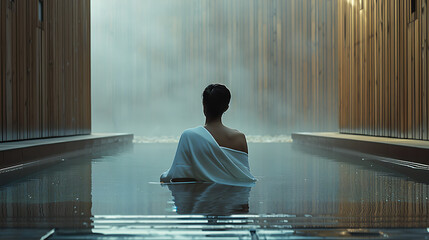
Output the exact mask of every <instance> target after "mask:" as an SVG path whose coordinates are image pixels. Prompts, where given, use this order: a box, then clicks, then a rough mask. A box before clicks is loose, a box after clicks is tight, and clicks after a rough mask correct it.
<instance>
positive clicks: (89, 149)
mask: <svg viewBox="0 0 429 240" xmlns="http://www.w3.org/2000/svg"><path fill="white" fill-rule="evenodd" d="M133 138H134V135H133V134H128V133H92V134H89V135H76V136H69V137H55V138H44V139H32V140H24V141H13V142H3V143H0V174H5V173H8V172H12V171H17V170H22V169H26V168H34V167H40V166H43V165H48V164H53V163H57V162H62V161H65V160H66V159H69V158H73V157H76V156H79V155H84V154H91V153H94V152H96V151H100V150H101V149H104V148H108V147H109V146H110V147H111V146H112V145H118V144H128V143H132V140H133Z"/></svg>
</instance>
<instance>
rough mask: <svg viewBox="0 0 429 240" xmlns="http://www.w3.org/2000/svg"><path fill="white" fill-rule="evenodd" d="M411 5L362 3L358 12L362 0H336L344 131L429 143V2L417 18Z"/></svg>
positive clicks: (420, 4)
mask: <svg viewBox="0 0 429 240" xmlns="http://www.w3.org/2000/svg"><path fill="white" fill-rule="evenodd" d="M409 3H410V2H409V1H400V0H378V1H374V0H363V6H364V9H361V10H359V11H361V12H360V14H356V9H357V8H358V7H357V6H360V5H359V1H358V0H350V1H345V0H338V5H339V7H338V16H339V17H340V19H339V22H338V26H339V28H338V29H339V33H338V34H339V37H338V39H339V41H340V42H339V43H338V46H339V57H338V58H339V60H340V61H342V62H343V64H342V63H339V69H338V73H339V75H340V77H339V86H340V94H339V96H340V103H341V106H340V114H339V115H340V132H342V133H353V134H366V135H374V136H389V137H401V138H413V139H422V140H429V139H428V137H429V136H428V128H429V122H428V121H429V116H428V114H429V109H428V108H429V98H428V90H429V89H428V87H429V86H428V85H429V84H428V81H429V79H428V73H427V71H428V70H427V69H428V63H427V51H428V50H427V46H428V43H427V38H428V37H427V34H428V33H427V22H428V19H427V12H426V10H427V6H426V4H427V1H422V0H420V1H417V12H416V14H415V15H416V16H417V17H416V19H415V20H410V17H409V16H410V15H411V12H410V11H411V9H410V4H409ZM347 16H350V18H348V17H347ZM355 16H358V18H357V19H356V18H355ZM341 18H342V19H341ZM355 20H357V22H358V24H364V25H363V26H356V23H355ZM347 26H352V27H351V28H347ZM354 27H357V28H358V29H359V31H358V34H356V31H355V29H354ZM344 30H345V32H344ZM359 32H361V33H359ZM365 32H367V33H365ZM343 34H344V36H343ZM362 35H365V37H362ZM348 38H351V42H353V43H355V44H354V45H352V46H351V47H350V48H349V47H348V46H347V43H348V42H349V40H348ZM341 41H343V42H341ZM356 50H358V51H357V53H358V54H359V56H356V58H353V57H350V56H354V54H356ZM362 61H363V62H362ZM357 62H360V63H361V64H362V65H361V66H359V65H357ZM356 67H357V69H355V68H356ZM349 71H351V74H345V72H349ZM355 71H357V72H355ZM363 76H365V77H363ZM359 81H364V82H361V83H360V84H358V83H359ZM348 83H351V85H350V84H348ZM361 93H363V94H361ZM356 94H359V96H362V97H364V96H365V98H366V99H362V98H361V99H359V98H358V97H356ZM356 107H357V108H359V109H360V111H356Z"/></svg>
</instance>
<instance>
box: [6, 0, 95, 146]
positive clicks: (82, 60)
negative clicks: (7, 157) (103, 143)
mask: <svg viewBox="0 0 429 240" xmlns="http://www.w3.org/2000/svg"><path fill="white" fill-rule="evenodd" d="M38 4H39V3H38V1H26V0H16V1H1V3H0V7H1V8H0V26H1V30H0V32H1V35H0V42H1V47H0V52H1V53H2V54H1V58H0V70H1V72H0V73H1V75H0V76H1V80H0V93H1V96H0V112H1V117H0V142H1V141H11V140H22V139H32V138H41V137H54V136H65V135H75V134H88V133H90V131H91V112H90V111H91V110H90V106H89V105H90V103H91V101H90V76H91V75H90V46H89V44H90V41H89V38H90V34H89V24H90V22H89V20H90V14H89V6H90V4H89V0H77V1H67V2H66V1H54V0H44V1H43V7H44V11H43V21H42V22H40V23H39V17H38V8H39V5H38ZM80 16H82V17H80ZM79 26H84V27H79ZM63 29H66V30H63ZM78 31H79V32H78ZM64 44H67V45H64ZM64 48H66V55H65V54H63V51H64V50H63V49H64ZM65 57H67V59H65ZM67 63H68V65H67ZM59 100H60V101H59ZM66 113H67V114H66ZM66 123H67V129H65V127H66Z"/></svg>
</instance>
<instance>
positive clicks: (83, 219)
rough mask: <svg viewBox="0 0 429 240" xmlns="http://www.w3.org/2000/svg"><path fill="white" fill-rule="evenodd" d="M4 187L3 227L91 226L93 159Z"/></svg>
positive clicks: (0, 192) (0, 194)
mask: <svg viewBox="0 0 429 240" xmlns="http://www.w3.org/2000/svg"><path fill="white" fill-rule="evenodd" d="M78 160H79V164H78V165H77V164H69V163H62V164H60V165H57V166H55V167H51V168H49V169H46V170H44V171H42V172H39V173H37V174H34V175H30V176H28V177H26V178H25V179H22V180H18V181H16V182H13V183H10V184H8V185H5V186H1V187H0V216H1V218H0V227H67V228H69V227H72V228H89V227H91V215H92V214H91V207H92V201H91V200H92V199H91V162H90V161H91V159H90V158H86V159H78Z"/></svg>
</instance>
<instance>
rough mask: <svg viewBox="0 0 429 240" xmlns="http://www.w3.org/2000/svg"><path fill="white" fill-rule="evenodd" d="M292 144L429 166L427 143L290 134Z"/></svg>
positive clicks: (360, 137)
mask: <svg viewBox="0 0 429 240" xmlns="http://www.w3.org/2000/svg"><path fill="white" fill-rule="evenodd" d="M292 140H293V142H294V143H300V144H305V145H312V146H316V147H320V148H324V149H328V150H331V151H336V152H352V153H353V152H355V153H363V154H365V155H371V156H376V157H381V158H388V159H396V160H402V161H407V162H411V163H419V164H425V165H427V164H429V159H428V156H429V141H422V140H411V139H395V138H387V137H372V136H363V135H353V134H340V133H336V132H325V133H319V132H315V133H302V132H298V133H292Z"/></svg>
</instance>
